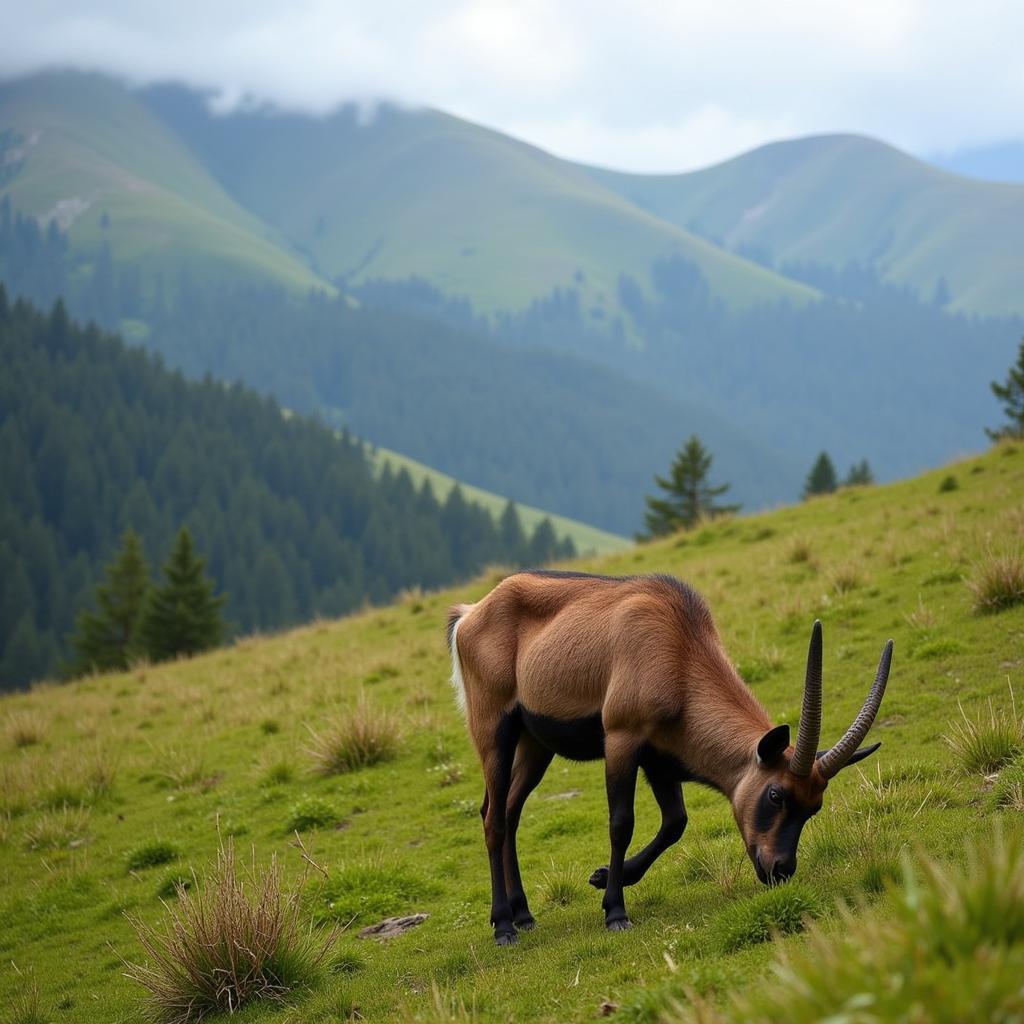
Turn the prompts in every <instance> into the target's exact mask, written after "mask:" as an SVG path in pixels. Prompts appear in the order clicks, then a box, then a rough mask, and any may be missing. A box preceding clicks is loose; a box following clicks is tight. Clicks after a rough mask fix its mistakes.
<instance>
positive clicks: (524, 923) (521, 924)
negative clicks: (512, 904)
mask: <svg viewBox="0 0 1024 1024" xmlns="http://www.w3.org/2000/svg"><path fill="white" fill-rule="evenodd" d="M512 923H513V924H514V925H515V926H516V928H517V929H518V930H519V931H521V932H528V931H532V930H533V929H534V928H536V927H537V922H536V920H535V919H534V916H533V914H523V915H522V916H521V917H517V918H516V919H515V920H514V921H513V922H512Z"/></svg>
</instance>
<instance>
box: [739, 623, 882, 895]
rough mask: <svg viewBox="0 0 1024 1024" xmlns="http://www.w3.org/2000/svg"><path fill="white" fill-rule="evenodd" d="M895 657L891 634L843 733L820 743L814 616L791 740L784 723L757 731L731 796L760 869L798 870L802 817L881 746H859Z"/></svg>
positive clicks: (782, 873)
mask: <svg viewBox="0 0 1024 1024" xmlns="http://www.w3.org/2000/svg"><path fill="white" fill-rule="evenodd" d="M891 662H892V641H891V640H890V641H889V642H888V643H887V644H886V645H885V649H884V650H883V651H882V660H881V661H880V662H879V665H878V673H877V675H876V676H875V681H874V683H873V684H872V686H871V691H870V693H869V694H868V697H867V700H866V701H865V702H864V706H863V707H862V708H861V710H860V714H858V715H857V717H856V718H855V719H854V721H853V724H852V725H851V726H850V728H849V729H847V730H846V735H845V736H843V738H842V739H841V740H840V741H839V742H838V743H837V744H836V745H835V746H834V747H831V748H830V749H828V750H818V738H819V736H820V733H821V623H820V622H815V623H814V629H813V631H812V632H811V645H810V649H809V650H808V652H807V678H806V681H805V683H804V700H803V709H802V711H801V713H800V729H799V732H798V733H797V738H796V745H795V746H790V743H789V726H788V725H780V726H778V727H777V728H775V729H771V730H769V731H768V732H766V733H765V734H764V736H762V737H761V740H760V742H759V743H758V744H757V751H756V757H752V759H751V766H750V768H748V769H747V771H746V773H745V774H744V776H743V778H742V779H741V781H740V783H739V785H738V786H737V787H736V790H735V792H734V793H733V797H732V807H733V813H734V814H735V815H736V822H737V824H738V825H739V828H740V833H741V834H742V836H743V841H744V843H745V844H746V848H747V854H748V856H749V857H750V859H751V861H752V862H753V865H754V870H755V871H756V872H757V877H758V878H759V879H760V880H761V881H762V882H765V883H771V882H782V881H785V880H786V879H788V878H790V877H792V875H793V873H794V872H795V871H796V848H797V844H798V843H799V841H800V833H801V831H802V830H803V827H804V824H805V823H806V822H807V820H808V819H809V818H810V817H811V816H812V815H814V814H817V812H818V811H819V810H821V804H822V799H823V797H824V794H825V788H826V787H827V786H828V783H829V779H831V778H833V777H834V776H835V775H836V774H837V773H838V772H840V771H841V770H842V769H843V768H846V767H848V766H849V765H851V764H856V762H857V761H862V760H863V759H864V758H865V757H868V756H869V755H870V754H873V753H874V752H875V751H876V750H877V749H878V748H879V747H880V746H881V744H880V743H875V744H873V745H872V746H870V747H864V748H863V749H858V748H859V747H860V745H861V743H862V742H863V740H864V737H865V736H866V735H867V732H868V730H869V729H870V728H871V724H872V722H874V720H875V715H876V714H877V713H878V708H879V706H880V705H881V703H882V696H883V694H884V693H885V684H886V682H887V680H888V678H889V666H890V664H891Z"/></svg>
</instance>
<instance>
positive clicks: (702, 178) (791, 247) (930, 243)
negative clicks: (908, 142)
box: [589, 135, 1024, 313]
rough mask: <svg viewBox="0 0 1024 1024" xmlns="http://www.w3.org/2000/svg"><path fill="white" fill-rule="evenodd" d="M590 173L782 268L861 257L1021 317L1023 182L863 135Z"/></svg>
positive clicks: (956, 303)
mask: <svg viewBox="0 0 1024 1024" xmlns="http://www.w3.org/2000/svg"><path fill="white" fill-rule="evenodd" d="M589 173H590V174H591V176H592V177H593V178H594V180H595V181H598V182H600V183H601V184H603V185H605V186H607V187H608V188H612V189H615V190H616V191H617V192H619V194H620V195H622V196H623V197H624V198H627V199H629V200H630V201H631V202H633V203H636V204H637V205H638V206H640V207H642V208H643V209H646V210H648V211H649V212H650V213H651V214H653V215H654V216H657V217H660V218H663V219H664V220H667V221H669V222H671V223H673V224H676V225H679V226H685V227H688V228H690V229H692V230H694V231H696V232H697V233H699V234H701V235H704V236H706V237H709V238H713V239H716V240H719V241H720V242H721V243H722V244H724V245H725V246H726V247H727V248H730V249H740V250H749V251H760V252H761V253H763V254H765V255H767V256H769V257H770V259H771V260H772V262H773V264H774V265H775V266H778V267H782V266H784V265H785V264H786V263H791V262H797V261H812V262H817V263H824V264H828V265H831V266H834V267H842V266H845V265H846V264H847V263H849V262H851V261H856V262H859V263H862V264H867V265H871V266H874V267H876V268H877V269H878V270H879V272H880V273H881V275H882V276H883V277H884V278H885V279H886V280H889V281H892V282H895V283H898V284H906V285H910V286H911V287H913V288H914V289H916V290H917V291H918V293H919V294H921V295H922V296H923V297H925V298H931V296H932V295H933V293H934V292H935V289H936V287H937V286H938V284H939V281H940V280H941V279H945V281H946V283H947V285H948V287H949V289H950V292H951V293H952V303H951V306H952V308H953V309H962V310H971V311H975V312H983V313H1010V312H1015V313H1021V312H1024V261H1022V260H1021V259H1020V239H1021V238H1022V237H1024V185H1022V184H1001V183H995V182H983V181H976V180H972V179H969V178H962V177H958V176H956V175H954V174H950V173H949V172H947V171H943V170H940V169H938V168H936V167H932V166H930V165H928V164H925V163H922V162H921V161H919V160H916V159H914V158H913V157H910V156H907V155H906V154H905V153H901V152H900V151H899V150H897V149H894V148H892V147H891V146H887V145H885V144H884V143H881V142H878V141H876V140H874V139H868V138H864V137H861V136H854V135H825V136H816V137H812V138H805V139H797V140H794V141H790V142H777V143H774V144H772V145H769V146H763V147H761V148H759V149H755V150H753V151H752V152H749V153H746V154H743V155H742V156H738V157H736V158H735V159H733V160H729V161H726V162H725V163H722V164H718V165H716V166H714V167H709V168H706V169H704V170H701V171H694V172H691V173H688V174H677V175H650V176H647V175H636V174H620V173H617V172H611V171H604V170H596V169H592V170H590V172H589Z"/></svg>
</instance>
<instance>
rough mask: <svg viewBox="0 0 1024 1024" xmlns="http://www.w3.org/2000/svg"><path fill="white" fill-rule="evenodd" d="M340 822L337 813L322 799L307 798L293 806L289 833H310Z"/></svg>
mask: <svg viewBox="0 0 1024 1024" xmlns="http://www.w3.org/2000/svg"><path fill="white" fill-rule="evenodd" d="M337 821H338V814H337V811H335V809H334V808H333V807H332V806H331V805H330V804H329V803H328V802H327V801H326V800H324V799H323V798H322V797H319V796H306V797H303V798H302V799H301V800H299V801H298V802H297V803H296V804H294V805H293V806H292V809H291V814H290V815H289V817H288V827H287V831H288V832H308V831H309V830H310V829H313V828H324V826H326V825H334V824H336V823H337Z"/></svg>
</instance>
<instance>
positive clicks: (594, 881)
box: [590, 867, 608, 889]
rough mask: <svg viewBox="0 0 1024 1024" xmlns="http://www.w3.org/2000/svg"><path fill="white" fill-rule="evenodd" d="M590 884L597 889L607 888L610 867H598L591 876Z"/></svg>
mask: <svg viewBox="0 0 1024 1024" xmlns="http://www.w3.org/2000/svg"><path fill="white" fill-rule="evenodd" d="M590 884H591V885H592V886H593V887H594V888H595V889H605V888H607V887H608V868H607V867H603V868H598V869H597V870H596V871H595V872H594V873H593V874H592V875H591V876H590Z"/></svg>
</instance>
